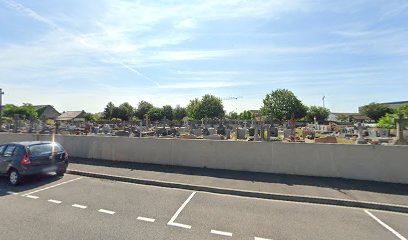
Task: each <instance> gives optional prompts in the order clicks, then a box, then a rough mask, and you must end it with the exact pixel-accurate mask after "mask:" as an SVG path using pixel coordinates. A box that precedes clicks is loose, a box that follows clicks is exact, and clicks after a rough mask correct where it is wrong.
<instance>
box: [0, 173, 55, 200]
mask: <svg viewBox="0 0 408 240" xmlns="http://www.w3.org/2000/svg"><path fill="white" fill-rule="evenodd" d="M61 178H63V177H61V176H57V175H55V174H44V175H34V176H28V177H25V178H24V181H23V182H22V183H21V184H19V185H18V186H11V185H10V184H9V183H8V178H7V177H4V176H1V177H0V197H2V196H5V195H9V193H7V192H8V191H10V192H15V193H21V192H24V191H29V190H31V189H35V188H38V187H41V186H43V185H46V184H49V183H53V182H55V181H58V180H60V179H61Z"/></svg>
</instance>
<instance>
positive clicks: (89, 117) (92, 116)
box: [85, 113, 99, 122]
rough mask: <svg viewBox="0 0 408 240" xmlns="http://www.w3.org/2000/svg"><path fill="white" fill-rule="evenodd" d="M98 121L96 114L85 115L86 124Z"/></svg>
mask: <svg viewBox="0 0 408 240" xmlns="http://www.w3.org/2000/svg"><path fill="white" fill-rule="evenodd" d="M98 120H99V117H98V115H96V114H92V113H87V114H85V121H86V122H96V121H98Z"/></svg>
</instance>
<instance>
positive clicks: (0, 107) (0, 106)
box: [0, 88, 4, 131]
mask: <svg viewBox="0 0 408 240" xmlns="http://www.w3.org/2000/svg"><path fill="white" fill-rule="evenodd" d="M3 94H4V92H3V90H2V89H1V88H0V131H1V130H2V127H1V125H2V119H3V118H2V116H3V101H2V100H3Z"/></svg>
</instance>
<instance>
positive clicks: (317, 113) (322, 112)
mask: <svg viewBox="0 0 408 240" xmlns="http://www.w3.org/2000/svg"><path fill="white" fill-rule="evenodd" d="M329 114H330V110H329V109H328V108H324V107H320V106H310V107H309V108H308V109H307V114H306V121H308V122H313V121H314V118H315V117H316V121H318V122H323V121H325V120H326V119H327V117H329Z"/></svg>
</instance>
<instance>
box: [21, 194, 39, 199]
mask: <svg viewBox="0 0 408 240" xmlns="http://www.w3.org/2000/svg"><path fill="white" fill-rule="evenodd" d="M24 197H28V198H31V199H39V198H40V197H37V196H33V195H25V196H24Z"/></svg>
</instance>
